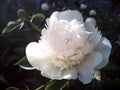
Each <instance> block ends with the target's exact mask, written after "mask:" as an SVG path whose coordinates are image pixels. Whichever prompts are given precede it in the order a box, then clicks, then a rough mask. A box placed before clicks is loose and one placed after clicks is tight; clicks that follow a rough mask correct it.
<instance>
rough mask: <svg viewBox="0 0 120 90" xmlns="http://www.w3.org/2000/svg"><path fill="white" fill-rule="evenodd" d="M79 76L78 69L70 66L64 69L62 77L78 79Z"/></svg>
mask: <svg viewBox="0 0 120 90" xmlns="http://www.w3.org/2000/svg"><path fill="white" fill-rule="evenodd" d="M77 78H78V70H77V69H76V68H74V67H72V68H69V69H67V70H64V71H63V76H62V79H77Z"/></svg>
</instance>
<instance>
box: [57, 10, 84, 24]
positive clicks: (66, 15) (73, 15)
mask: <svg viewBox="0 0 120 90" xmlns="http://www.w3.org/2000/svg"><path fill="white" fill-rule="evenodd" d="M58 19H59V20H61V19H63V20H67V21H68V22H70V21H71V20H73V19H76V20H78V21H80V22H83V17H82V14H81V13H80V12H78V11H77V10H66V11H62V12H59V15H58Z"/></svg>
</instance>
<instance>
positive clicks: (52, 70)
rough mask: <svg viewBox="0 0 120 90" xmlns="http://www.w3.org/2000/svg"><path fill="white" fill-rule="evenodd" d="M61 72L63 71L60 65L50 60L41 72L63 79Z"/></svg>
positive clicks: (44, 74)
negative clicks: (55, 64)
mask: <svg viewBox="0 0 120 90" xmlns="http://www.w3.org/2000/svg"><path fill="white" fill-rule="evenodd" d="M61 73H62V71H61V69H60V68H58V67H55V66H54V65H53V64H52V63H50V62H49V63H48V64H46V65H44V67H43V68H42V70H41V74H42V75H43V76H45V77H48V78H50V79H61Z"/></svg>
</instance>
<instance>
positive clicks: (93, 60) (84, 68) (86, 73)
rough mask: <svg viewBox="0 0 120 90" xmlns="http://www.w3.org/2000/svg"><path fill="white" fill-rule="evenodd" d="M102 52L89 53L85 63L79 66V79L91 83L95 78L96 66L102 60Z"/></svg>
mask: <svg viewBox="0 0 120 90" xmlns="http://www.w3.org/2000/svg"><path fill="white" fill-rule="evenodd" d="M102 59H103V57H102V54H101V53H99V52H94V53H92V54H91V55H89V56H88V57H87V58H86V59H85V61H83V63H81V64H80V65H78V66H77V68H78V71H79V80H80V81H82V82H83V83H84V84H87V83H90V82H91V80H92V79H93V74H94V68H95V67H96V66H97V65H98V64H99V63H100V62H101V61H102Z"/></svg>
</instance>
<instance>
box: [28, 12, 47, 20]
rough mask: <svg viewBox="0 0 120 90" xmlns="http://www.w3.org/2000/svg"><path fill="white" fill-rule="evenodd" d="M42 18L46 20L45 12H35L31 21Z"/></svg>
mask: <svg viewBox="0 0 120 90" xmlns="http://www.w3.org/2000/svg"><path fill="white" fill-rule="evenodd" d="M37 18H38V19H40V20H41V19H42V20H44V18H45V16H44V15H43V14H41V13H37V14H34V15H33V16H32V17H31V20H30V22H32V21H33V20H34V19H37Z"/></svg>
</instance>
